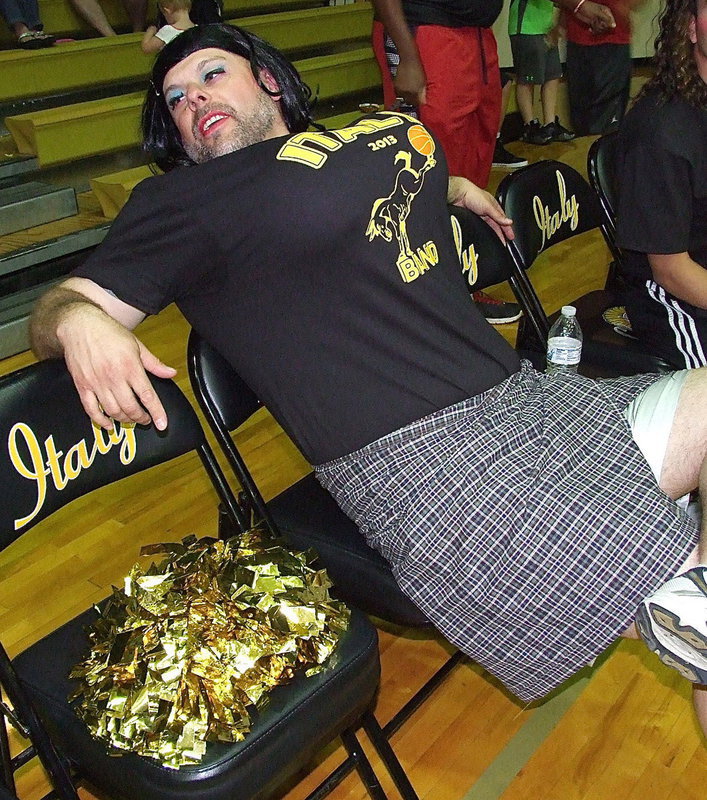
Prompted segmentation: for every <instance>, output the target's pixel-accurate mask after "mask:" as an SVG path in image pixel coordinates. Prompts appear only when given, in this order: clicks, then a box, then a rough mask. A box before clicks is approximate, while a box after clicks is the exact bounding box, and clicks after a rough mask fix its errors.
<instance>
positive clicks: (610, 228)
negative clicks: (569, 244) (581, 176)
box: [587, 131, 621, 260]
mask: <svg viewBox="0 0 707 800" xmlns="http://www.w3.org/2000/svg"><path fill="white" fill-rule="evenodd" d="M617 141H618V132H616V131H615V132H614V133H607V134H605V135H604V136H600V137H599V138H598V139H595V140H594V141H593V142H592V144H591V147H590V148H589V152H588V153H587V175H588V176H589V184H590V186H591V187H592V189H593V190H594V193H595V194H596V196H597V199H598V200H599V207H600V209H601V216H602V223H601V229H602V233H603V234H604V239H605V240H606V243H607V245H608V246H609V249H610V250H611V254H612V256H613V257H614V258H615V259H617V260H619V259H620V258H621V251H620V250H619V248H618V246H617V244H616V201H617V197H616V172H615V159H616V145H617Z"/></svg>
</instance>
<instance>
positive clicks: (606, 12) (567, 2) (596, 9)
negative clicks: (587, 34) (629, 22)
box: [553, 0, 616, 34]
mask: <svg viewBox="0 0 707 800" xmlns="http://www.w3.org/2000/svg"><path fill="white" fill-rule="evenodd" d="M553 2H554V3H555V5H556V6H557V7H558V8H561V9H562V10H563V11H567V12H568V13H569V14H574V15H575V16H576V17H577V19H578V20H579V21H580V22H583V23H584V24H585V25H587V26H588V27H590V28H591V29H592V31H594V33H597V34H598V33H605V32H606V31H609V30H611V29H612V28H615V27H616V20H615V19H614V15H613V14H612V12H611V9H609V8H608V7H607V6H605V5H602V4H601V3H595V2H594V0H553Z"/></svg>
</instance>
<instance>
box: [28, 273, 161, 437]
mask: <svg viewBox="0 0 707 800" xmlns="http://www.w3.org/2000/svg"><path fill="white" fill-rule="evenodd" d="M144 317H145V315H144V313H143V312H142V311H140V310H139V309H137V308H134V307H133V306H130V305H128V304H127V303H124V302H123V301H122V300H119V299H118V298H117V297H114V296H113V295H112V294H110V293H109V292H107V291H106V290H105V289H103V288H101V287H100V286H98V285H97V284H95V283H93V281H90V280H87V279H86V278H69V279H68V280H66V281H64V282H63V283H61V284H60V285H58V286H55V287H54V288H52V289H50V290H49V291H48V292H47V293H46V294H44V295H43V296H42V297H41V298H40V299H39V300H38V302H37V303H36V305H35V308H34V310H33V312H32V317H31V319H30V339H31V343H32V349H33V350H34V352H35V354H36V355H37V357H38V358H40V359H44V358H58V357H61V356H63V357H64V359H65V360H66V365H67V367H68V369H69V372H70V373H71V376H72V378H73V380H74V384H75V385H76V390H77V391H78V393H79V397H80V398H81V403H82V405H83V407H84V409H85V411H86V413H87V414H88V415H89V417H90V418H91V419H92V420H93V421H94V422H95V423H96V424H97V425H99V426H101V427H102V428H106V429H110V428H112V424H113V423H112V421H111V418H112V419H116V420H118V421H119V422H137V423H140V424H148V423H149V422H150V420H152V421H153V422H154V424H155V427H156V428H157V429H158V430H164V428H166V427H167V415H166V413H165V410H164V407H163V406H162V403H161V402H160V400H159V397H158V396H157V394H156V392H155V390H154V389H153V387H152V384H151V383H150V380H149V378H148V377H147V374H146V371H147V372H151V373H152V374H153V375H156V376H158V377H161V378H172V377H174V375H175V374H176V372H175V370H174V369H172V368H171V367H168V366H166V365H165V364H163V363H162V362H161V361H160V360H159V359H158V358H157V357H156V356H154V355H153V354H152V353H151V352H150V351H149V350H148V349H147V348H146V347H145V346H144V345H143V344H142V342H140V341H139V339H137V337H135V336H134V335H133V333H132V332H131V331H132V329H133V328H134V327H135V326H137V325H138V324H139V323H140V322H141V321H142V320H143V319H144Z"/></svg>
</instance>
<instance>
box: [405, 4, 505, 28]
mask: <svg viewBox="0 0 707 800" xmlns="http://www.w3.org/2000/svg"><path fill="white" fill-rule="evenodd" d="M502 7H503V0H403V12H404V14H405V19H406V20H407V22H408V24H409V25H413V26H415V25H443V26H445V27H447V28H463V27H467V26H469V27H473V28H490V27H491V26H492V25H493V23H494V22H495V21H496V19H497V18H498V15H499V14H500V13H501V8H502Z"/></svg>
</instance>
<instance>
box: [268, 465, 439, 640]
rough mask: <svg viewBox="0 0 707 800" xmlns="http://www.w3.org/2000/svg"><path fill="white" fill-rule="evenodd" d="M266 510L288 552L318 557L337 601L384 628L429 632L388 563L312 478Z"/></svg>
mask: <svg viewBox="0 0 707 800" xmlns="http://www.w3.org/2000/svg"><path fill="white" fill-rule="evenodd" d="M268 509H269V510H270V513H271V514H272V516H273V519H274V521H275V523H276V524H277V526H278V527H279V528H280V530H281V531H282V533H283V534H284V535H285V536H286V537H287V539H288V541H289V542H290V543H291V544H292V546H293V547H296V548H297V549H302V550H304V549H307V548H309V547H312V548H314V550H316V551H317V553H318V554H319V556H320V558H321V561H322V563H323V564H324V566H325V567H326V569H327V572H328V573H329V575H330V577H331V579H332V581H333V582H334V586H335V590H336V594H337V595H338V596H339V597H341V598H342V599H344V600H346V602H348V603H351V604H352V605H354V606H356V608H360V609H362V610H364V611H365V612H366V613H368V614H373V615H374V616H377V617H380V618H381V619H385V620H387V621H388V622H394V623H396V624H398V625H405V626H406V627H430V623H429V621H428V619H427V617H425V615H424V614H423V613H422V611H420V609H419V608H418V607H417V606H416V605H415V604H414V603H413V602H412V601H411V600H410V599H409V598H408V597H407V596H406V595H404V594H403V593H402V592H401V590H400V589H399V588H398V584H397V583H396V582H395V578H394V577H393V573H392V572H391V569H390V565H389V564H388V562H387V561H386V560H385V559H384V558H383V556H381V555H380V553H378V552H377V551H376V550H373V549H372V548H371V547H369V546H368V545H367V544H366V542H365V540H364V538H363V535H362V534H361V532H360V531H359V530H358V528H357V527H356V525H355V524H354V523H353V522H352V521H351V520H350V519H349V518H348V517H347V516H346V514H344V512H343V511H342V510H341V509H340V508H339V506H338V505H337V504H336V501H335V500H334V499H333V498H332V496H331V495H330V494H329V493H328V492H327V491H326V490H325V489H324V488H323V487H322V486H321V484H320V483H319V482H318V481H317V479H316V478H315V477H314V474H309V475H307V476H306V477H305V478H302V480H300V481H298V482H297V483H295V484H294V485H293V486H291V487H290V488H289V489H287V490H286V491H284V492H283V493H282V494H280V495H278V496H277V497H276V498H275V499H274V500H271V501H270V502H269V503H268Z"/></svg>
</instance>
